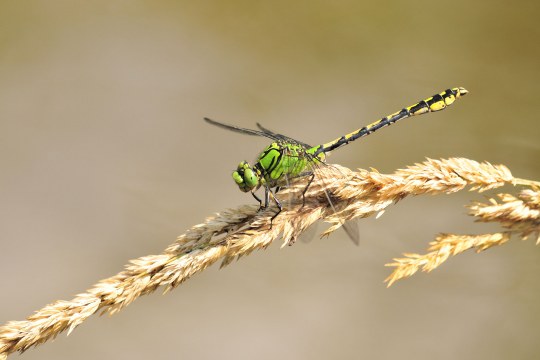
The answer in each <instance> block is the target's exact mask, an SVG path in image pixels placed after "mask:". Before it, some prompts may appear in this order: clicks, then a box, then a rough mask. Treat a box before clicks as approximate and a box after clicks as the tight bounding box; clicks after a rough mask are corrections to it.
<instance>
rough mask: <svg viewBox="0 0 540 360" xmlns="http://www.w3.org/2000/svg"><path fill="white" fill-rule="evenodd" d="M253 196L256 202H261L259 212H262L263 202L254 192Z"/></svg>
mask: <svg viewBox="0 0 540 360" xmlns="http://www.w3.org/2000/svg"><path fill="white" fill-rule="evenodd" d="M251 195H253V197H254V198H255V200H257V201H258V202H259V211H261V210H262V209H263V204H262V200H261V199H260V198H259V197H258V196H257V195H255V193H254V192H253V191H252V192H251Z"/></svg>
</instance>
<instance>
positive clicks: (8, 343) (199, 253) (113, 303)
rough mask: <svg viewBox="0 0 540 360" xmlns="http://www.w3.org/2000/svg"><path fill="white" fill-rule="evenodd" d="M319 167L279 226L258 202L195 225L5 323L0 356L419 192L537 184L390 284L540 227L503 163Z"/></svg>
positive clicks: (533, 199) (493, 204) (535, 197)
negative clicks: (483, 225) (491, 229)
mask: <svg viewBox="0 0 540 360" xmlns="http://www.w3.org/2000/svg"><path fill="white" fill-rule="evenodd" d="M318 172H319V173H318V176H317V177H316V180H315V181H314V182H313V184H312V186H311V187H310V188H309V191H308V193H307V194H306V203H305V206H302V201H301V198H300V197H299V196H298V193H299V192H300V191H301V190H302V189H303V187H304V186H305V185H304V183H302V182H299V183H298V184H293V185H292V186H291V187H290V188H289V189H286V190H285V191H284V192H283V194H284V196H286V197H287V196H288V193H291V194H294V195H296V196H293V197H292V199H293V200H292V201H291V202H290V203H289V204H287V206H286V208H284V209H283V212H282V213H281V214H280V215H279V216H278V217H276V218H275V219H274V221H273V225H272V227H271V228H270V226H269V221H270V218H271V217H272V215H273V214H274V212H275V209H273V208H268V209H266V210H264V211H260V212H258V211H257V210H258V207H257V206H254V205H250V206H242V207H239V208H237V209H231V210H227V211H224V212H222V213H218V214H216V215H215V216H212V217H209V218H208V219H206V221H205V222H204V223H202V224H199V225H196V226H194V227H192V228H191V229H189V230H188V231H187V232H186V233H185V234H183V235H181V236H180V237H179V238H178V239H177V240H176V241H175V242H174V243H173V244H171V245H170V246H169V247H168V248H167V249H165V251H164V252H163V253H162V254H159V255H148V256H143V257H140V258H138V259H134V260H131V261H130V263H129V264H128V265H127V266H126V268H125V270H124V271H122V272H120V273H118V274H117V275H115V276H113V277H110V278H108V279H104V280H101V281H100V282H98V283H97V284H95V285H94V286H92V287H91V288H90V289H88V290H87V291H86V292H85V293H82V294H79V295H77V296H76V297H75V298H74V299H72V300H70V301H62V300H61V301H56V302H54V303H52V304H49V305H47V306H45V307H44V308H42V309H40V310H38V311H36V312H35V313H34V314H33V315H31V316H29V317H28V318H27V319H26V320H23V321H10V322H8V323H7V324H5V325H4V326H2V327H0V359H2V358H5V357H7V355H8V354H10V353H13V352H15V351H20V352H23V351H25V350H27V349H28V348H30V347H32V346H36V345H38V344H41V343H44V342H46V341H47V340H49V339H53V338H54V337H56V336H57V335H58V334H59V333H60V332H62V331H66V330H67V332H68V334H69V333H70V332H71V331H73V329H74V328H75V327H77V326H78V325H79V324H81V323H82V322H83V321H84V320H85V319H87V318H88V317H89V316H91V315H92V314H95V313H96V312H98V311H101V313H102V314H103V313H108V314H114V313H116V312H118V311H120V310H121V309H122V308H123V307H125V306H127V305H129V304H130V303H131V302H133V301H134V300H135V299H137V298H138V297H139V296H141V295H145V294H149V293H151V292H153V291H155V290H156V289H157V288H158V287H163V289H164V291H165V292H167V291H169V290H171V289H173V288H175V287H176V286H178V285H180V284H181V283H182V282H184V281H186V280H187V279H189V278H190V277H191V276H192V275H194V274H196V273H198V272H200V271H202V270H204V269H205V268H207V267H208V266H210V265H212V264H214V263H215V262H217V261H219V260H221V261H222V262H221V266H225V265H228V264H230V263H231V262H232V261H233V260H234V259H237V258H240V257H241V256H245V255H248V254H250V253H251V252H252V251H254V250H257V249H264V248H266V247H267V246H269V245H270V244H271V243H272V242H273V241H274V240H276V239H278V238H280V237H281V239H282V241H283V246H285V245H292V244H293V243H294V242H295V241H296V239H297V238H298V236H299V235H300V234H301V233H302V232H303V231H304V230H305V229H306V228H308V227H309V226H310V225H311V224H313V223H314V222H315V221H317V220H320V219H322V220H324V221H326V222H328V223H330V227H329V229H328V230H327V231H325V232H324V233H323V236H325V235H329V234H330V233H331V232H333V231H335V230H336V229H338V228H339V227H341V226H342V224H343V222H344V221H347V220H351V219H355V218H363V217H368V216H371V215H373V214H379V213H381V212H382V211H384V209H385V208H386V207H387V206H388V205H390V204H392V203H395V202H397V201H398V200H401V199H403V198H405V197H407V196H410V195H422V194H433V195H434V194H448V193H453V192H456V191H459V190H462V189H464V188H466V187H469V188H470V189H471V190H476V191H480V192H481V191H485V190H489V189H494V188H497V187H501V186H503V185H505V184H514V185H516V184H521V185H525V186H528V187H529V189H526V190H523V191H522V192H521V193H520V194H519V195H518V196H513V195H509V194H501V195H499V196H498V198H499V201H498V202H497V201H495V200H491V201H490V203H489V204H482V203H476V204H473V205H472V206H470V213H471V215H473V216H475V217H477V218H478V219H479V220H480V221H489V222H498V223H500V224H501V225H502V227H504V228H505V231H504V232H500V233H496V234H485V235H452V234H442V235H439V236H438V237H437V238H436V240H435V241H433V242H432V243H431V247H430V248H429V249H428V253H427V254H425V255H419V254H405V257H404V258H400V259H394V262H393V263H391V264H388V266H391V267H394V271H393V272H392V274H391V275H390V276H389V277H388V278H387V279H386V281H387V282H388V285H391V284H392V283H394V282H395V281H397V280H399V279H402V278H404V277H408V276H411V275H412V274H414V273H415V272H417V271H418V270H422V271H431V270H433V269H434V268H436V267H437V266H439V265H440V264H441V263H443V262H444V261H446V260H447V259H448V258H449V257H450V256H453V255H457V254H459V253H461V252H463V251H465V250H467V249H471V248H474V249H476V250H477V251H482V250H485V249H487V248H489V247H491V246H494V245H500V244H503V243H504V242H506V241H508V239H509V238H510V235H512V234H518V235H519V236H521V237H523V238H526V237H528V236H530V235H532V234H534V235H535V236H538V233H539V220H538V218H539V216H538V212H539V211H540V193H539V191H538V188H537V183H534V182H531V181H526V180H520V179H515V178H514V177H512V175H511V173H510V171H509V170H508V169H507V168H506V167H504V166H502V165H491V164H489V163H485V162H484V163H479V162H476V161H473V160H468V159H463V158H451V159H445V160H429V159H428V160H427V161H425V162H423V163H421V164H416V165H414V166H410V167H408V168H406V169H401V170H397V171H396V172H395V173H393V174H390V175H384V174H381V173H379V172H377V171H376V170H372V171H367V170H359V171H358V172H353V171H351V170H349V169H347V168H343V167H340V166H337V165H332V166H331V165H328V166H325V167H323V168H321V169H320V170H319V171H318ZM325 191H327V193H329V194H330V196H331V198H332V201H333V203H334V207H335V209H333V208H332V207H331V206H329V203H328V201H327V197H326V195H325ZM334 210H335V211H334Z"/></svg>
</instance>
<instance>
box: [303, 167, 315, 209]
mask: <svg viewBox="0 0 540 360" xmlns="http://www.w3.org/2000/svg"><path fill="white" fill-rule="evenodd" d="M314 178H315V174H314V173H311V174H310V175H309V181H308V183H307V185H306V187H305V188H304V191H302V207H304V205H306V192H307V191H308V189H309V186H310V185H311V183H312V182H313V179H314Z"/></svg>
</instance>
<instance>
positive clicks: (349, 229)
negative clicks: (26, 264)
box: [307, 154, 360, 245]
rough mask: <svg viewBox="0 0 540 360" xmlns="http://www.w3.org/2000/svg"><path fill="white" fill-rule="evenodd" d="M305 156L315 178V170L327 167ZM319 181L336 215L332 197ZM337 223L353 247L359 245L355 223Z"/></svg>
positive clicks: (313, 158) (325, 185) (341, 220)
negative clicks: (308, 159)
mask: <svg viewBox="0 0 540 360" xmlns="http://www.w3.org/2000/svg"><path fill="white" fill-rule="evenodd" d="M307 155H308V156H309V157H310V161H309V164H310V166H311V171H312V172H313V173H314V174H315V176H317V170H318V169H319V168H320V167H321V166H328V165H327V164H325V163H322V162H320V161H318V159H317V158H315V157H314V156H312V155H310V154H307ZM319 179H320V180H321V182H322V183H323V191H324V195H325V196H326V199H327V200H328V203H329V204H330V207H331V208H332V210H333V211H334V213H337V210H336V207H335V206H334V203H333V202H332V197H331V195H330V194H329V193H328V191H327V190H326V188H327V187H328V186H327V184H326V183H325V181H324V180H323V179H322V178H321V177H320V178H319ZM339 222H340V223H341V227H342V228H343V230H344V231H345V233H346V234H347V236H348V237H349V238H350V239H351V241H352V242H353V243H354V244H355V245H360V232H359V230H358V225H357V223H356V221H345V220H343V219H340V220H339Z"/></svg>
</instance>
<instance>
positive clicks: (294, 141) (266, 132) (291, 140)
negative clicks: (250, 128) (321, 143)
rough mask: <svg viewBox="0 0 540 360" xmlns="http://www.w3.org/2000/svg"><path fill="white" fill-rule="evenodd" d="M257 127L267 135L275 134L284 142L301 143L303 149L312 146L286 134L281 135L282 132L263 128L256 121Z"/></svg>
mask: <svg viewBox="0 0 540 360" xmlns="http://www.w3.org/2000/svg"><path fill="white" fill-rule="evenodd" d="M257 127H258V128H259V129H261V130H262V131H263V132H264V133H265V134H268V135H271V136H275V137H277V138H278V139H280V140H283V141H286V142H289V143H293V144H298V145H301V146H302V147H304V148H305V149H310V148H311V147H312V146H311V145H308V144H306V143H304V142H301V141H299V140H296V139H293V138H291V137H288V136H286V135H283V134H278V133H276V132H273V131H272V130H270V129H267V128H265V127H264V126H262V125H261V124H260V123H257Z"/></svg>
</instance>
